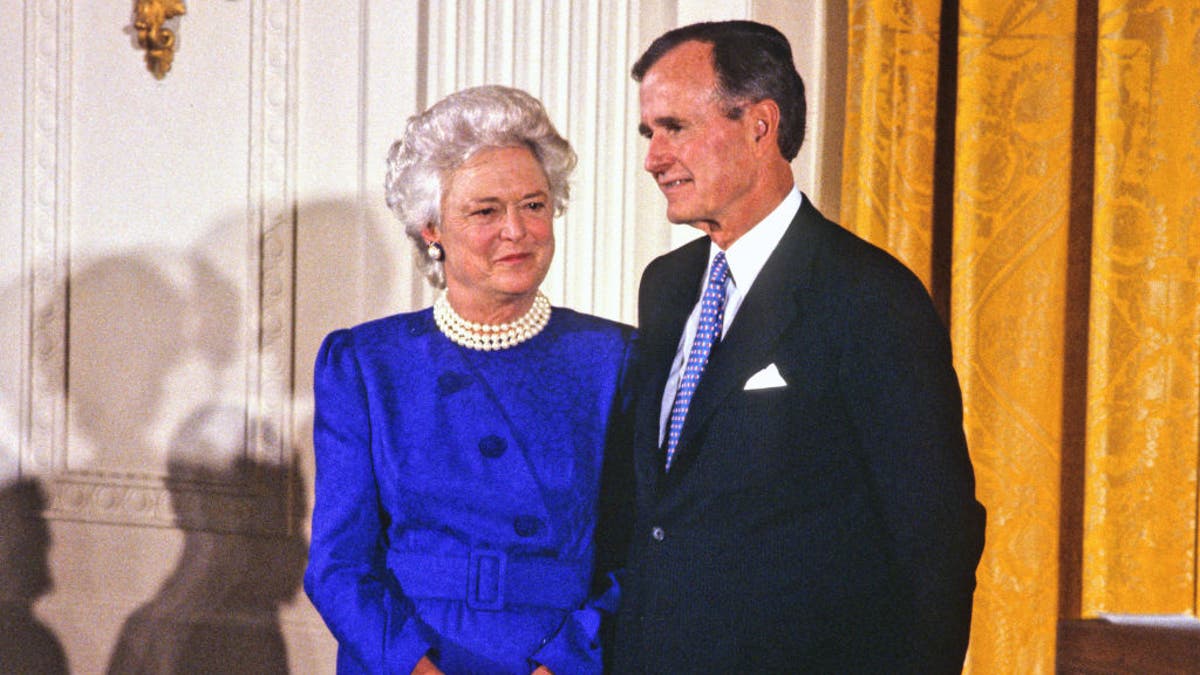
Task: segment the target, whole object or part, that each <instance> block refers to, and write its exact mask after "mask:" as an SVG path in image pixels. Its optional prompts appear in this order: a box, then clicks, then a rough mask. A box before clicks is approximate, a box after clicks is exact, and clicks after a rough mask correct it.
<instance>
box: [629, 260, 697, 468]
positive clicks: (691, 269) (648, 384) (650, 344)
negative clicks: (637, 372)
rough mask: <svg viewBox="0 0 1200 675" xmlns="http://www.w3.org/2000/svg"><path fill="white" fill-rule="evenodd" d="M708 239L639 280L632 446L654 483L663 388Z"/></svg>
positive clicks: (661, 460)
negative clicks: (638, 350) (639, 351)
mask: <svg viewBox="0 0 1200 675" xmlns="http://www.w3.org/2000/svg"><path fill="white" fill-rule="evenodd" d="M708 247H709V240H708V238H707V237H702V238H700V239H697V240H696V241H694V242H691V243H689V244H687V245H685V246H684V247H683V248H680V249H679V250H677V251H675V252H674V253H671V254H668V255H667V256H666V257H664V258H662V259H660V261H659V262H660V263H661V264H660V265H659V266H657V269H655V271H654V275H653V277H651V276H650V275H649V274H648V275H647V278H646V279H645V280H644V281H643V287H642V293H641V297H640V298H639V303H638V304H639V307H640V308H641V315H640V316H639V320H638V325H639V344H640V347H641V349H642V354H640V355H639V361H640V362H641V363H642V364H644V365H643V367H642V369H641V377H640V378H639V379H640V381H641V382H640V385H639V386H640V390H639V395H638V403H637V426H636V429H635V437H634V447H635V448H637V452H636V453H635V454H636V461H637V463H638V467H637V468H638V473H639V475H641V476H643V477H645V478H646V479H649V481H650V483H651V484H653V485H656V486H657V484H658V482H659V478H661V475H662V472H663V463H664V461H665V458H664V457H663V456H662V452H661V447H660V444H659V440H658V434H659V428H658V421H659V415H660V413H661V411H662V396H663V388H664V387H665V386H666V382H667V376H668V375H669V374H670V371H671V363H672V361H673V360H674V359H675V352H676V350H677V349H678V346H679V338H680V336H681V335H683V328H684V325H685V324H686V323H687V318H688V315H689V314H691V312H692V307H694V306H695V304H696V302H698V301H699V299H700V292H701V288H700V283H701V280H702V278H703V276H704V271H705V269H706V268H707V267H708Z"/></svg>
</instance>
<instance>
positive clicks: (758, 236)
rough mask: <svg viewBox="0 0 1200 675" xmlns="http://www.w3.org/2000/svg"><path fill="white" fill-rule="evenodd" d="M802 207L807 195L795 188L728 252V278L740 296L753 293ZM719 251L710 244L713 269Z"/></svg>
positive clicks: (709, 253) (730, 247)
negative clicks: (755, 282)
mask: <svg viewBox="0 0 1200 675" xmlns="http://www.w3.org/2000/svg"><path fill="white" fill-rule="evenodd" d="M803 204H804V195H803V194H801V192H800V190H799V188H797V187H796V186H795V185H793V186H792V190H791V192H788V194H787V196H786V197H784V198H783V201H781V202H779V205H778V206H776V207H775V208H774V209H772V210H771V212H770V213H768V214H767V217H766V218H763V219H762V220H761V221H759V222H758V223H756V224H755V225H754V227H752V228H750V229H749V230H747V231H746V233H745V234H743V235H742V236H740V237H738V239H737V241H735V242H733V244H731V245H730V246H729V248H728V249H726V251H725V259H726V260H728V261H729V276H730V277H731V278H732V279H733V283H734V284H736V285H737V288H738V291H739V292H740V293H742V294H743V295H744V294H745V293H747V292H748V291H749V290H750V286H751V285H752V284H753V283H754V280H755V279H757V278H758V273H759V272H760V271H762V268H763V265H765V264H767V258H769V257H770V256H771V252H772V251H774V250H775V247H776V246H777V245H779V240H780V239H783V234H784V232H786V231H787V228H788V225H791V223H792V220H793V219H795V217H796V212H797V211H799V210H800V207H801V206H802V205H803ZM719 250H721V249H720V248H719V247H717V245H716V244H713V243H710V244H709V247H708V263H709V266H710V267H711V265H712V260H713V258H714V257H716V255H717V251H719Z"/></svg>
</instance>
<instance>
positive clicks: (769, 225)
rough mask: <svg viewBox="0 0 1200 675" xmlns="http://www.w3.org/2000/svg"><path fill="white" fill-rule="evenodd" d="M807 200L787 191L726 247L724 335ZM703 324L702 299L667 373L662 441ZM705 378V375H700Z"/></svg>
mask: <svg viewBox="0 0 1200 675" xmlns="http://www.w3.org/2000/svg"><path fill="white" fill-rule="evenodd" d="M803 204H804V195H803V194H801V193H800V190H799V189H797V188H796V186H794V185H793V186H792V191H791V192H789V193H788V195H787V196H786V197H784V198H783V201H782V202H780V203H779V205H778V206H776V207H775V208H774V209H773V210H772V211H771V212H770V213H769V214H767V217H766V218H763V219H762V220H761V221H759V222H758V223H757V224H756V225H755V226H754V227H752V228H750V229H749V230H748V231H747V232H746V233H745V234H743V235H742V236H740V237H738V239H737V241H735V242H733V244H731V245H730V246H729V249H728V250H726V251H725V260H726V261H727V262H728V263H729V287H728V289H727V290H726V295H725V318H724V321H723V322H722V324H721V338H720V339H722V340H724V339H725V336H726V335H727V334H728V333H729V327H730V326H732V325H733V320H734V318H735V317H736V316H737V312H738V309H739V308H740V307H741V306H742V300H743V299H744V298H745V297H746V294H747V293H749V292H750V287H751V286H752V285H753V284H754V280H755V279H757V278H758V273H759V272H761V271H762V268H763V265H765V264H766V263H767V258H769V257H770V256H771V253H773V252H774V251H775V247H776V246H778V245H779V240H780V239H783V233H784V232H786V231H787V228H788V225H790V224H791V223H792V220H793V219H795V217H796V213H797V212H798V211H799V210H800V207H801V205H803ZM719 250H720V249H719V247H718V246H717V245H716V244H715V243H711V242H710V243H709V246H708V268H706V269H711V268H712V261H713V258H715V257H716V256H717V251H719ZM707 280H708V272H707V271H705V273H704V276H703V277H701V281H700V283H701V288H700V291H699V293H700V294H703V292H704V288H703V284H704V283H705V282H707ZM699 325H700V302H699V301H697V302H696V306H695V307H693V308H692V313H691V314H690V315H688V320H687V323H686V324H684V327H683V335H681V336H680V337H679V347H678V348H677V349H676V350H675V360H674V361H672V362H671V372H670V374H669V375H667V385H666V387H665V388H664V389H663V398H662V410H661V412H660V413H659V417H658V442H659V445H662V442H663V439H664V438H665V436H664V434H666V432H667V422H668V421H670V419H671V407H672V406H674V405H675V394H676V393H677V392H678V391H679V381H680V380H681V379H682V377H683V368H684V365H685V364H686V363H687V357H688V354H690V353H691V351H692V341H693V340H695V339H696V328H697V327H698V326H699ZM701 378H702V379H703V375H701Z"/></svg>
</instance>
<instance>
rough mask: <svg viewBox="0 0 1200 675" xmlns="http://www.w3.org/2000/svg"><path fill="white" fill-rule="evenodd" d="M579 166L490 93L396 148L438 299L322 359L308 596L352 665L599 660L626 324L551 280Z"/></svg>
mask: <svg viewBox="0 0 1200 675" xmlns="http://www.w3.org/2000/svg"><path fill="white" fill-rule="evenodd" d="M574 164H575V154H574V152H573V151H572V150H571V147H570V145H569V144H568V143H567V141H566V140H564V139H563V138H562V137H561V136H560V135H559V134H558V133H557V131H555V129H554V126H553V125H552V124H551V122H550V120H549V119H548V117H547V115H546V113H545V110H544V109H543V107H542V105H541V104H540V103H539V102H538V101H537V100H536V99H534V98H532V97H530V96H529V95H528V94H526V93H524V92H521V91H519V90H515V89H510V88H506V87H496V86H488V87H477V88H472V89H467V90H464V91H461V92H458V93H456V94H452V95H451V96H449V97H447V98H445V99H443V100H442V101H440V102H438V103H437V104H435V105H433V106H432V107H430V108H429V109H428V110H427V111H425V112H424V113H421V114H419V115H416V116H414V117H413V118H411V119H410V120H409V123H408V127H407V129H406V131H405V134H404V137H403V138H402V139H401V140H399V141H397V142H396V144H395V145H393V146H392V149H391V153H390V155H389V158H388V177H387V193H388V202H389V204H390V205H391V207H392V208H393V210H394V211H395V212H396V214H397V217H398V218H399V220H400V221H401V222H402V223H403V225H404V227H405V230H406V233H407V234H408V236H409V238H410V239H412V240H413V242H414V243H415V244H416V245H417V247H418V251H419V255H418V259H419V260H421V261H422V263H423V265H424V268H425V272H426V275H427V277H428V278H429V279H430V281H431V283H433V284H434V285H435V286H437V287H442V288H444V289H445V292H444V293H442V294H441V295H440V296H439V297H438V299H437V301H436V302H435V304H434V306H433V307H432V308H427V309H424V310H422V311H418V312H413V313H408V314H399V315H396V316H391V317H387V318H384V319H379V320H376V321H371V322H368V323H365V324H362V325H359V326H356V327H354V328H350V329H347V330H339V331H335V332H333V333H332V334H330V335H329V336H328V337H327V338H326V339H325V341H324V343H323V344H322V346H321V349H320V353H319V354H318V356H317V363H316V373H315V385H314V388H315V395H316V413H315V420H314V429H313V436H314V444H315V449H316V489H315V500H316V503H315V507H314V510H313V527H312V544H311V549H310V556H309V564H308V569H307V571H306V574H305V580H304V586H305V590H306V591H307V593H308V595H309V597H310V598H311V599H312V601H313V604H314V605H315V606H316V608H317V610H318V611H319V612H320V613H321V616H322V617H323V618H324V620H325V623H326V624H327V625H328V626H329V628H330V630H331V631H332V632H333V635H334V636H335V637H336V638H337V640H338V660H337V663H338V672H339V673H355V672H369V673H439V672H445V673H523V674H526V675H527V674H528V673H531V672H537V673H546V672H552V673H553V672H556V673H560V674H563V673H589V672H599V671H600V670H601V659H600V648H599V633H600V620H601V615H602V614H604V613H606V612H609V611H611V610H613V609H614V608H615V604H616V601H617V598H618V596H619V592H618V588H617V587H616V585H615V583H612V581H611V578H610V577H608V576H607V575H606V574H604V572H605V571H607V567H608V565H607V564H606V563H605V561H606V560H611V559H613V556H612V555H609V553H610V552H609V551H607V550H606V547H604V546H599V547H598V546H597V543H596V542H597V530H598V518H599V515H600V513H601V512H602V511H605V510H606V508H605V507H602V505H601V504H600V502H601V495H600V483H601V476H602V474H604V473H605V472H606V471H609V470H611V469H612V467H613V466H615V464H612V462H613V461H614V460H616V459H617V454H616V453H609V458H608V459H609V461H608V463H606V462H605V453H604V448H605V446H606V443H609V442H612V440H613V437H614V435H615V434H618V433H620V432H619V430H620V429H622V428H623V425H622V424H620V422H619V419H620V418H621V417H622V410H623V409H624V406H622V404H621V396H620V382H621V378H622V376H623V375H624V373H625V371H626V369H627V360H628V352H629V349H630V347H629V345H630V338H631V329H630V328H629V327H627V326H623V325H621V324H618V323H614V322H611V321H608V320H605V319H601V318H597V317H593V316H588V315H584V314H580V313H577V312H573V311H571V310H569V309H564V308H560V307H553V308H551V306H550V303H549V302H548V301H547V300H546V297H545V296H544V295H542V293H541V292H540V291H539V290H538V287H539V285H540V284H541V282H542V280H543V279H544V278H545V276H546V272H547V270H548V269H549V265H550V260H551V258H552V257H553V254H554V233H553V230H552V227H551V226H552V220H553V217H554V216H555V215H557V214H559V213H561V212H562V210H563V208H564V206H565V203H566V199H567V196H568V187H567V178H568V176H569V174H570V172H571V170H572V168H573V167H574ZM622 445H623V444H622ZM619 483H620V481H616V482H615V484H614V485H612V486H611V487H613V488H614V489H615V488H618V487H620V485H619ZM608 487H609V486H606V490H607V489H608ZM620 502H621V500H620V499H614V503H620ZM613 540H614V541H620V540H621V537H620V536H619V535H617V536H615V537H613ZM617 547H619V544H618V545H617V546H614V547H613V548H617ZM597 561H599V564H598V562H597ZM597 567H600V568H601V569H597Z"/></svg>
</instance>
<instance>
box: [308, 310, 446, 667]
mask: <svg viewBox="0 0 1200 675" xmlns="http://www.w3.org/2000/svg"><path fill="white" fill-rule="evenodd" d="M314 394H315V400H316V410H315V414H314V420H313V445H314V449H315V453H316V486H315V490H314V498H315V504H314V507H313V523H312V543H311V545H310V547H309V563H308V568H307V570H306V571H305V575H304V589H305V591H306V592H307V593H308V596H309V598H311V599H312V602H313V605H314V606H315V607H316V608H317V611H318V612H320V614H321V617H322V618H323V619H324V620H325V623H326V625H328V626H329V629H330V631H331V632H332V633H333V635H334V637H336V638H337V641H338V645H339V656H338V659H339V663H340V662H341V661H342V660H344V659H352V660H353V661H355V662H357V664H358V665H359V666H360V667H361V668H362V669H364V670H365V671H367V672H377V673H410V672H412V668H413V666H414V665H416V663H417V661H418V660H420V658H421V657H422V656H423V655H424V654H425V653H426V651H428V650H429V649H430V647H431V646H432V645H431V640H432V638H433V636H432V633H431V631H429V630H428V629H427V628H426V627H425V626H424V625H423V623H422V622H420V620H419V619H417V618H416V616H415V613H414V611H413V606H412V603H411V601H410V600H409V599H408V598H406V597H404V595H403V593H402V592H401V590H400V588H399V585H398V584H397V583H396V581H395V578H394V577H393V576H392V574H391V572H390V571H389V570H388V569H387V565H386V559H385V547H384V545H383V540H384V531H383V528H384V516H383V509H382V506H381V504H380V502H379V495H378V491H377V489H376V484H375V474H374V466H373V462H372V459H371V420H370V410H369V407H368V404H367V392H366V387H365V384H364V381H363V376H362V372H361V369H360V367H359V363H358V359H357V357H356V355H355V350H354V342H353V335H352V333H351V332H350V331H338V332H335V333H332V334H330V335H329V337H327V338H326V339H325V342H324V343H323V344H322V345H321V349H320V351H319V353H318V355H317V362H316V367H315V375H314Z"/></svg>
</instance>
